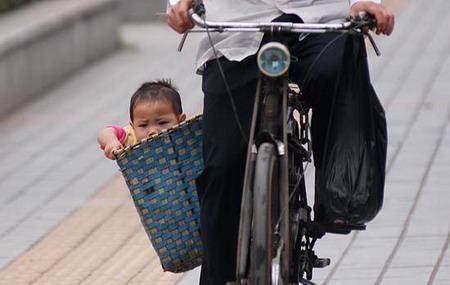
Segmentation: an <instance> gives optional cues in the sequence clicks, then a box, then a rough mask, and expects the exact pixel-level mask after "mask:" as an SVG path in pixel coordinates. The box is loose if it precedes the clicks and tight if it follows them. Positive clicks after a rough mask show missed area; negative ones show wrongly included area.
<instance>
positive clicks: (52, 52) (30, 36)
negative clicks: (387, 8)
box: [0, 0, 120, 118]
mask: <svg viewBox="0 0 450 285" xmlns="http://www.w3.org/2000/svg"><path fill="white" fill-rule="evenodd" d="M118 8H119V5H118V2H117V0H71V1H65V0H53V1H37V2H35V3H32V4H29V5H26V6H24V7H23V8H20V9H17V10H14V11H12V12H9V13H6V14H3V15H1V16H0V102H1V103H0V118H1V117H2V116H4V115H5V114H7V113H8V112H11V111H12V110H14V108H16V107H18V106H20V105H21V104H23V103H25V102H26V101H27V100H32V99H33V98H34V97H36V96H38V94H39V93H40V91H42V90H44V89H45V88H48V87H49V86H50V85H52V84H55V83H57V82H58V81H60V80H61V79H63V78H64V77H66V76H67V75H69V74H70V73H72V72H74V71H75V70H77V69H80V68H82V67H83V66H85V65H87V64H88V63H89V62H91V61H92V60H94V59H96V58H98V57H100V56H102V55H104V54H106V53H108V52H111V51H112V50H114V49H115V48H116V47H117V46H118V35H117V30H118V25H119V19H120V14H119V9H118ZM74 95H75V94H74Z"/></svg>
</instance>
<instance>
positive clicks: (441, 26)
mask: <svg viewBox="0 0 450 285" xmlns="http://www.w3.org/2000/svg"><path fill="white" fill-rule="evenodd" d="M383 3H384V4H385V5H387V6H388V7H390V8H391V9H392V10H394V11H395V12H396V15H397V16H396V22H397V25H396V30H395V31H394V34H393V35H392V36H391V37H376V41H377V43H378V45H379V47H380V49H381V52H382V57H376V56H375V55H374V53H373V50H372V48H371V47H370V46H369V47H368V53H369V62H370V65H371V71H372V80H373V83H374V86H375V89H376V90H377V92H378V95H379V97H380V100H381V102H382V103H383V105H384V106H385V109H386V113H387V119H388V125H389V126H388V129H389V150H388V168H387V177H386V190H385V202H384V207H383V209H382V211H381V212H380V214H379V215H378V216H377V218H376V219H375V220H374V221H372V222H370V223H369V224H368V230H367V231H365V232H361V233H352V234H351V235H347V236H341V235H327V236H326V237H325V238H324V239H323V240H321V241H319V242H318V245H317V253H318V255H320V256H322V257H331V259H332V265H331V266H330V267H328V268H326V269H322V270H317V271H316V275H315V280H316V282H318V283H319V284H333V285H335V284H346V285H348V284H358V285H359V284H395V285H397V284H450V254H449V249H448V245H449V243H450V220H449V218H448V217H449V216H450V207H448V201H449V199H450V191H448V185H450V175H449V174H450V97H449V96H448V90H450V81H449V80H448V79H449V78H450V77H449V76H450V58H449V55H450V52H449V51H450V34H449V33H448V32H447V30H446V29H447V28H446V27H448V25H449V24H450V23H448V22H450V18H449V17H448V15H447V14H448V11H450V1H446V0H433V1H410V0H384V1H383ZM165 12H166V3H165V1H164V0H28V1H25V0H23V1H20V0H0V134H1V135H0V284H1V285H11V284H51V285H53V284H56V285H59V284H101V285H103V284H108V285H109V284H118V285H120V284H152V285H153V284H156V285H158V284H160V285H163V284H164V285H169V284H177V283H178V284H180V285H181V284H183V285H185V284H186V285H187V284H189V285H191V284H196V283H197V280H198V272H199V269H196V270H194V271H192V272H189V273H188V274H171V273H163V272H162V269H161V267H160V265H159V261H158V258H157V257H156V255H155V253H154V251H153V249H152V247H151V245H150V243H149V241H148V238H147V236H146V234H145V232H144V230H143V228H142V226H141V224H140V221H139V217H138V215H137V213H136V210H135V209H134V206H133V204H132V201H131V198H130V195H129V192H128V189H127V188H126V186H125V184H124V182H123V179H122V177H121V175H120V172H119V171H118V167H117V165H116V163H115V162H114V161H110V160H107V159H105V158H104V156H103V153H102V151H101V150H100V149H99V147H98V144H97V142H96V135H97V132H98V130H99V129H100V128H102V127H104V126H105V125H127V124H128V121H129V118H128V116H129V115H128V108H129V99H130V97H131V95H132V94H133V93H134V91H135V90H136V89H137V88H138V87H139V86H140V85H141V84H142V83H143V82H145V81H149V80H154V79H158V78H172V79H173V81H174V83H175V85H176V86H177V87H178V88H179V90H180V93H181V96H182V101H183V107H184V109H185V112H186V113H187V114H188V117H192V116H195V115H197V114H199V113H201V112H202V94H201V78H200V76H198V75H196V74H195V64H194V59H195V54H196V46H197V41H198V40H199V35H189V37H188V39H187V42H186V44H185V46H184V48H183V51H182V52H181V53H180V52H178V51H177V48H178V44H179V42H180V40H181V35H178V34H176V33H175V32H173V31H172V30H171V29H170V28H169V27H167V25H166V23H165ZM437 19H438V20H439V23H438V24H436V20H437ZM310 170H311V171H309V172H308V177H307V179H308V182H309V184H310V189H313V188H312V183H313V180H314V178H313V171H312V170H313V169H312V168H311V169H310Z"/></svg>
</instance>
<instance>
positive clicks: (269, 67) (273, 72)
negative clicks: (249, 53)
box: [257, 42, 291, 77]
mask: <svg viewBox="0 0 450 285" xmlns="http://www.w3.org/2000/svg"><path fill="white" fill-rule="evenodd" d="M257 63H258V68H259V70H261V72H262V73H264V74H265V75H267V76H270V77H277V76H280V75H283V74H284V73H286V72H287V71H288V69H289V64H290V63H291V55H290V53H289V50H288V49H287V48H286V46H284V45H282V44H280V43H277V42H269V43H267V44H265V45H263V46H262V47H261V49H260V50H259V52H258V57H257Z"/></svg>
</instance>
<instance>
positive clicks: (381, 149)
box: [292, 35, 386, 221]
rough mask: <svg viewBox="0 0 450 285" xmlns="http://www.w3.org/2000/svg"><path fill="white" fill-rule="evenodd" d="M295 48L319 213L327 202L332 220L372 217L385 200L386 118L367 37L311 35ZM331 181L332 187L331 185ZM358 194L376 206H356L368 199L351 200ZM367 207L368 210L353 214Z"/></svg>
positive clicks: (296, 67) (327, 209)
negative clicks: (308, 108) (307, 109)
mask: <svg viewBox="0 0 450 285" xmlns="http://www.w3.org/2000/svg"><path fill="white" fill-rule="evenodd" d="M336 38H338V39H337V40H335V39H336ZM332 41H333V43H331V44H329V43H330V42H332ZM327 45H329V47H328V48H327V49H326V50H325V51H324V52H323V53H322V55H321V57H320V58H319V59H318V60H317V61H316V58H317V55H318V54H320V53H321V52H322V50H323V49H324V47H325V46H327ZM294 52H295V54H297V55H298V57H299V63H298V64H297V65H296V66H295V67H294V69H293V72H292V73H293V74H295V76H296V79H297V80H298V81H299V82H300V85H301V86H303V92H304V93H305V94H306V95H307V96H308V97H309V100H310V102H311V104H312V106H313V118H312V136H313V151H314V161H315V166H316V177H317V179H316V181H317V182H318V183H316V209H315V210H316V215H317V210H318V209H319V208H320V205H325V206H326V211H327V215H329V216H330V218H331V219H332V220H334V219H335V218H337V219H343V220H349V219H350V220H351V221H352V220H353V221H368V220H370V219H371V218H373V217H374V216H375V214H376V212H377V211H378V210H379V207H380V206H381V201H382V192H383V186H384V185H383V182H384V164H385V157H386V122H385V118H384V111H383V109H382V107H381V104H380V103H379V101H378V98H377V96H376V94H375V92H374V90H373V88H372V85H371V82H370V77H369V72H368V64H367V58H366V51H365V46H364V41H363V39H362V37H356V36H350V35H343V36H342V35H310V36H308V37H306V39H305V40H304V41H303V42H301V43H300V44H298V45H296V46H295V47H294ZM314 62H315V63H314ZM312 65H313V66H312ZM311 66H312V67H311ZM308 72H309V73H310V74H309V75H306V74H307V73H308ZM305 77H307V78H306V82H305V84H304V85H302V84H301V83H303V82H304V81H305ZM348 106H351V107H350V109H349V107H348ZM355 106H356V108H355ZM361 146H362V148H361ZM331 172H333V173H332V175H330V174H331ZM332 177H333V178H334V180H331V178H332ZM370 183H372V184H370ZM329 187H333V190H332V191H328V190H329V189H327V188H329ZM358 189H359V190H358ZM351 191H365V193H354V192H351ZM374 192H375V193H378V195H377V194H374ZM380 193H381V194H380ZM356 195H366V196H368V197H370V199H372V201H371V202H370V203H368V204H370V205H373V209H371V211H369V212H367V211H366V210H362V209H361V208H358V207H361V206H362V207H367V203H366V204H364V205H359V206H358V205H353V200H352V197H355V196H356ZM380 195H381V196H380ZM330 199H333V200H332V202H331V200H330ZM318 205H319V207H317V206H318ZM330 206H332V207H330ZM363 212H366V213H365V216H362V215H361V216H358V215H359V214H356V215H355V213H363Z"/></svg>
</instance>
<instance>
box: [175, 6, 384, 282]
mask: <svg viewBox="0 0 450 285" xmlns="http://www.w3.org/2000/svg"><path fill="white" fill-rule="evenodd" d="M204 13H205V10H204V8H203V6H202V5H201V4H196V5H194V7H193V9H191V10H190V15H191V18H192V20H193V22H194V23H195V24H196V25H197V26H199V27H201V28H203V30H191V31H190V32H197V31H200V32H208V33H209V32H265V33H270V34H271V35H275V34H280V33H328V32H342V33H348V32H356V33H366V34H368V33H367V29H366V27H369V28H370V27H373V26H374V21H373V20H370V19H368V18H366V16H365V15H359V17H356V18H354V19H349V20H348V21H346V22H344V23H336V24H300V23H282V22H270V23H244V22H232V23H216V22H207V21H206V20H205V19H204V18H202V16H203V15H204ZM186 35H187V33H186V34H185V36H184V37H183V39H182V42H181V44H180V47H179V50H181V47H182V45H183V43H184V40H185V38H186ZM368 35H369V34H368ZM369 39H370V41H371V43H372V45H373V46H374V48H375V51H376V53H377V54H379V51H378V49H377V47H376V45H375V43H374V42H373V39H372V38H371V37H370V35H369ZM290 60H291V55H290V52H289V50H288V48H287V47H286V46H285V45H283V44H282V43H280V42H276V41H269V42H268V43H266V44H264V45H263V46H262V47H261V48H260V50H259V52H258V55H257V64H258V69H259V71H260V77H259V79H258V85H257V90H256V98H255V103H254V109H253V118H252V124H251V132H250V136H249V142H250V143H249V146H248V153H247V163H246V171H245V178H244V185H243V194H242V195H243V196H242V204H241V205H242V206H241V217H240V225H239V237H238V238H239V240H238V252H237V266H236V281H235V282H230V283H229V285H234V284H236V285H237V284H299V283H301V284H314V283H312V282H311V281H310V280H311V279H312V271H313V268H319V267H326V266H328V265H329V264H330V259H328V258H318V257H317V256H316V255H315V253H314V245H315V243H316V241H317V239H320V238H322V237H323V236H324V235H325V233H326V232H327V230H326V229H324V228H323V227H321V225H320V224H318V223H316V222H314V221H313V220H312V217H311V212H312V209H311V207H310V206H309V204H308V201H307V193H306V183H305V177H304V173H305V169H306V167H307V165H308V163H310V162H311V161H312V158H311V157H312V151H311V139H310V137H309V107H308V105H307V103H306V100H305V98H304V97H303V95H302V93H301V91H300V90H299V89H298V86H297V85H295V84H293V83H291V82H289V76H288V70H289V66H290ZM295 112H297V114H298V117H299V121H297V119H296V118H295V116H294V113H295ZM363 229H364V227H360V228H358V227H353V228H352V227H349V228H345V227H343V228H340V229H335V230H334V232H335V233H341V234H347V233H349V232H350V231H351V230H363Z"/></svg>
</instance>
